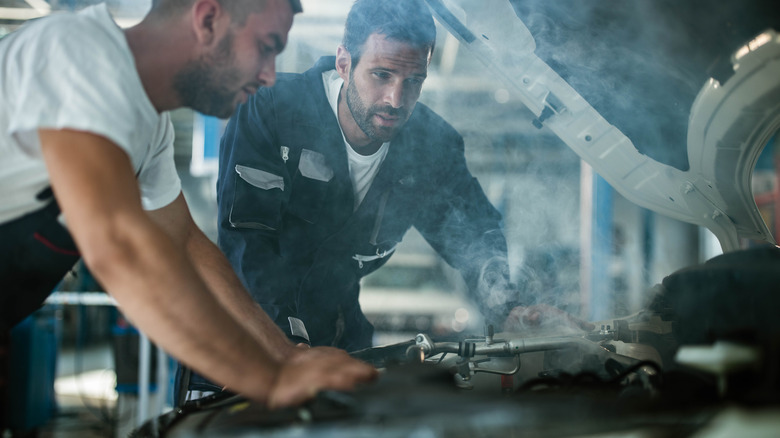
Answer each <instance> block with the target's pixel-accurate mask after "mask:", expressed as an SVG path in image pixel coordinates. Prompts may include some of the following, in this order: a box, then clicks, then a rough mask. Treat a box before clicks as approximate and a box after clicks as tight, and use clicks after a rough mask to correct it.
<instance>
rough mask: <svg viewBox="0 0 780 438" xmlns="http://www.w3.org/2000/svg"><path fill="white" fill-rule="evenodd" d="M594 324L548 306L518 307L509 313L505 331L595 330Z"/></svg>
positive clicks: (504, 327)
mask: <svg viewBox="0 0 780 438" xmlns="http://www.w3.org/2000/svg"><path fill="white" fill-rule="evenodd" d="M595 327H596V326H595V325H594V324H593V323H590V322H588V321H585V320H582V319H580V318H577V317H576V316H574V315H572V314H571V313H568V312H565V311H563V310H561V309H558V308H557V307H553V306H548V305H546V304H535V305H532V306H517V307H515V308H514V309H512V311H511V312H509V316H507V318H506V320H505V321H504V326H503V330H504V331H508V332H512V331H521V330H527V329H529V328H562V329H566V330H572V329H574V330H587V331H589V330H593V329H594V328H595Z"/></svg>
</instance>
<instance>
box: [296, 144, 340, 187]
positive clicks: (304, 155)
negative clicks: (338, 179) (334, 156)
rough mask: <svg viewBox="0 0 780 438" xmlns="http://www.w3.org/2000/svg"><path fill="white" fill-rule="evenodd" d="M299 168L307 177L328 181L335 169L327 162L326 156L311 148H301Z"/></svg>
mask: <svg viewBox="0 0 780 438" xmlns="http://www.w3.org/2000/svg"><path fill="white" fill-rule="evenodd" d="M298 170H300V171H301V175H303V176H305V177H306V178H311V179H316V180H317V181H324V182H328V181H330V180H331V178H333V169H331V168H330V166H328V163H326V162H325V156H324V155H322V154H321V153H319V152H315V151H311V150H309V149H303V150H301V160H300V161H299V162H298Z"/></svg>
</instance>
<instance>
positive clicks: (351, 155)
mask: <svg viewBox="0 0 780 438" xmlns="http://www.w3.org/2000/svg"><path fill="white" fill-rule="evenodd" d="M322 83H323V85H324V86H325V95H327V97H328V102H329V103H330V107H331V109H333V114H335V115H336V119H338V118H339V111H338V104H339V92H340V91H341V87H342V86H343V85H344V80H343V79H341V76H339V74H338V72H337V71H336V70H328V71H326V72H324V73H322ZM339 130H341V137H342V138H343V139H344V146H345V147H346V148H347V159H348V161H349V178H350V179H351V180H352V189H353V190H354V193H355V205H354V208H353V211H354V210H357V209H358V207H359V206H360V203H361V202H363V198H365V197H366V193H368V189H369V188H371V183H372V182H373V181H374V177H376V174H377V173H378V172H379V168H380V167H381V166H382V162H383V161H384V160H385V157H386V156H387V150H388V149H389V146H390V142H385V143H383V144H382V146H381V147H380V148H379V150H377V151H376V152H374V153H373V154H371V155H360V154H359V153H357V152H355V150H354V149H352V146H350V145H349V143H347V138H346V137H345V136H344V130H342V129H341V122H340V121H339Z"/></svg>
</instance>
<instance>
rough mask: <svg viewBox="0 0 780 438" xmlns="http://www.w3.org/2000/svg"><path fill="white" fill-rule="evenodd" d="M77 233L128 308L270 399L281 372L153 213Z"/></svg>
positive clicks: (223, 380)
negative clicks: (158, 224) (153, 220)
mask: <svg viewBox="0 0 780 438" xmlns="http://www.w3.org/2000/svg"><path fill="white" fill-rule="evenodd" d="M116 225H117V226H116V227H111V228H110V229H108V230H107V229H105V226H104V225H103V226H100V227H97V228H93V229H92V232H91V233H90V235H89V236H84V234H83V233H79V234H78V235H76V240H77V243H79V244H80V246H81V247H82V248H84V249H83V250H82V251H83V253H84V257H85V261H86V263H87V265H88V266H89V268H90V270H91V271H92V272H93V273H94V275H95V276H96V277H97V278H98V280H100V282H101V283H102V284H103V285H104V286H105V287H106V288H107V290H108V291H109V293H110V294H111V295H112V296H113V297H114V298H116V300H117V302H118V303H119V305H120V308H121V309H122V311H123V312H124V313H125V314H126V315H127V316H128V318H130V319H131V321H132V322H133V323H134V324H135V325H137V326H138V327H139V329H141V330H142V331H143V332H144V333H146V334H147V335H148V336H149V337H150V339H152V340H153V341H154V342H155V343H157V344H159V345H160V346H161V347H162V348H163V349H165V350H166V351H168V352H170V353H171V354H172V355H173V356H174V357H176V358H178V359H179V360H181V361H182V362H184V363H186V364H188V365H190V366H192V367H193V368H194V369H196V370H197V371H198V372H200V373H202V374H204V375H206V376H208V377H209V378H211V379H213V380H214V381H216V382H219V383H220V384H223V385H227V386H229V387H232V388H241V391H242V392H244V393H245V394H246V395H247V396H250V397H252V398H254V399H258V400H261V401H265V400H266V398H267V396H268V392H269V391H270V388H272V386H273V382H274V380H275V378H276V374H277V373H278V368H279V365H278V363H277V361H276V360H274V359H272V358H271V357H269V356H268V354H266V352H265V351H264V349H263V348H262V347H261V346H260V345H259V344H258V343H257V342H256V340H255V339H254V337H253V336H251V335H250V334H249V333H248V332H247V331H246V330H245V329H244V327H242V326H241V325H239V324H238V323H237V322H236V321H235V320H234V319H233V318H232V317H231V315H230V314H228V312H226V311H225V310H224V309H223V308H222V306H220V305H219V303H217V301H216V300H215V298H214V297H213V296H212V295H211V293H210V292H209V291H208V290H207V289H206V287H205V286H204V284H203V283H202V282H201V281H200V278H199V276H198V275H197V274H196V273H195V272H194V269H193V268H192V267H191V266H190V264H189V262H188V260H187V259H186V257H184V256H183V255H182V254H181V253H180V252H178V251H177V250H176V248H175V245H173V243H172V242H171V241H170V239H168V237H167V236H166V235H165V234H164V233H163V232H162V231H161V230H159V229H156V227H155V226H154V224H152V223H151V222H150V221H149V220H148V219H145V218H144V217H138V218H135V219H134V220H131V221H128V222H120V223H118V224H116Z"/></svg>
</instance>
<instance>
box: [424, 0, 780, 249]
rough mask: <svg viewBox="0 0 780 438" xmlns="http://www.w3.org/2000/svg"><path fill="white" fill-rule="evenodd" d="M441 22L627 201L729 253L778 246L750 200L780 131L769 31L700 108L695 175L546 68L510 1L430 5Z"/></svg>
mask: <svg viewBox="0 0 780 438" xmlns="http://www.w3.org/2000/svg"><path fill="white" fill-rule="evenodd" d="M426 2H427V3H428V5H429V6H430V7H431V9H432V11H433V13H434V15H435V16H436V18H437V19H438V21H439V22H440V23H441V24H442V25H444V27H445V28H447V30H448V31H449V32H450V33H452V34H453V35H454V36H455V37H456V38H457V39H458V40H459V41H460V42H461V44H462V45H463V46H464V47H466V48H467V49H468V50H470V51H471V53H473V54H474V55H475V57H477V58H478V59H479V60H480V61H482V62H483V63H484V64H485V65H486V66H487V71H488V72H490V74H494V75H496V76H498V77H499V78H501V79H502V80H503V81H504V82H505V83H506V84H507V86H508V88H509V90H510V92H512V93H515V94H516V96H517V97H518V98H519V99H520V100H521V101H522V103H523V104H524V105H525V106H527V107H528V109H530V110H531V111H532V112H533V113H534V114H535V116H536V117H537V119H536V121H535V122H534V123H535V124H536V125H537V126H540V125H541V124H543V125H544V126H546V127H547V128H549V129H550V130H551V131H552V132H553V133H554V134H555V135H557V136H558V137H559V138H560V139H561V140H563V142H564V143H566V144H567V145H568V146H569V147H570V148H571V149H572V150H574V152H576V153H577V155H579V156H580V157H581V158H582V159H583V160H585V161H586V162H587V163H588V164H589V165H590V166H591V167H593V169H594V170H595V171H596V172H598V173H599V174H600V175H601V176H602V177H603V178H604V179H605V180H606V181H607V182H608V183H609V184H610V185H611V186H612V187H613V188H614V189H615V190H617V191H618V192H619V193H620V194H621V195H623V196H624V197H625V198H626V199H628V200H630V201H632V202H634V203H636V204H638V205H640V206H642V207H645V208H648V209H650V210H653V211H655V212H658V213H661V214H664V215H666V216H669V217H672V218H674V219H677V220H680V221H684V222H689V223H692V224H696V225H700V226H703V227H706V228H707V229H709V230H710V231H712V232H713V233H714V234H715V236H716V237H717V238H718V240H719V241H720V244H721V247H722V248H723V251H724V252H728V251H733V250H736V249H738V248H739V246H740V238H748V239H755V240H761V241H765V242H769V243H772V244H774V243H775V240H774V238H773V236H772V234H771V232H770V231H769V229H768V228H767V226H766V224H765V222H764V221H763V219H762V217H761V215H760V213H759V210H758V208H757V206H756V203H755V199H754V197H753V193H752V190H751V176H752V173H753V169H754V167H755V164H756V161H757V159H758V156H759V155H760V153H761V151H762V150H763V148H764V146H765V145H766V144H767V142H768V141H769V140H770V139H771V138H772V136H773V135H774V134H775V133H776V132H777V131H778V128H780V35H778V34H777V33H776V32H775V31H773V30H767V31H765V32H763V33H761V34H760V35H758V36H756V37H755V39H753V40H752V41H750V42H749V43H747V44H746V45H745V46H744V47H742V48H741V49H739V50H738V51H737V52H736V53H735V54H734V55H733V56H732V59H731V63H732V66H733V70H734V71H733V74H732V75H731V76H730V77H729V78H728V80H726V81H724V82H723V83H720V82H718V81H717V80H715V79H710V80H709V81H707V83H706V84H704V86H703V87H702V89H701V90H700V92H699V94H698V96H697V97H696V99H695V101H694V104H693V106H692V108H691V113H690V118H689V123H688V136H687V155H688V161H689V169H688V170H680V169H677V168H675V167H672V166H670V165H667V164H664V163H661V162H659V161H656V160H654V159H653V158H651V157H649V156H647V155H644V154H642V153H640V152H639V151H638V150H637V149H636V148H635V146H634V144H633V143H632V141H631V139H629V138H628V137H627V136H626V135H624V133H623V132H621V131H620V130H619V129H618V128H616V127H615V126H613V125H612V124H610V122H609V121H608V120H606V119H605V118H604V117H602V115H601V114H599V112H598V111H596V110H595V109H594V108H593V107H592V106H591V105H590V104H589V103H588V102H587V101H586V100H585V99H584V98H583V97H582V96H581V95H580V94H578V93H577V91H575V90H574V88H572V87H571V86H570V85H569V84H568V83H567V82H566V81H565V80H564V79H562V78H561V76H559V75H558V73H556V71H555V70H553V69H552V68H551V67H550V66H549V65H548V64H546V63H545V62H544V61H543V60H542V59H540V58H539V57H538V56H537V54H536V53H535V51H536V43H535V41H534V38H533V36H532V34H531V32H530V31H529V30H528V28H527V27H526V26H525V24H524V23H523V22H522V20H521V19H519V18H518V16H517V14H516V13H515V11H514V9H513V7H512V5H511V4H510V2H509V1H506V2H490V7H489V8H488V7H485V5H484V4H483V3H482V2H474V1H469V0H426Z"/></svg>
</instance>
